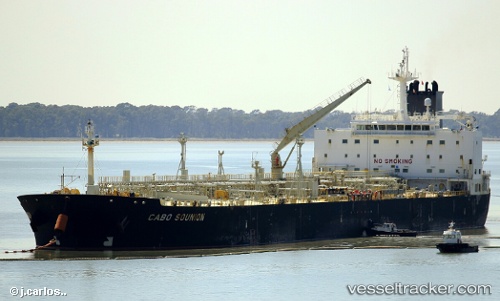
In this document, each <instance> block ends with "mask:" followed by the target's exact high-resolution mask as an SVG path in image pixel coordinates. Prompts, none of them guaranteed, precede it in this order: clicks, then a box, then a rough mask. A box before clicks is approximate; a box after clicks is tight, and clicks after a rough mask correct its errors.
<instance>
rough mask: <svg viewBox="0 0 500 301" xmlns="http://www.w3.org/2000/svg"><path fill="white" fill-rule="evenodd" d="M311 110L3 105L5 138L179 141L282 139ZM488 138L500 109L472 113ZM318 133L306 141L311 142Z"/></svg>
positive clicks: (498, 124) (499, 124)
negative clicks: (85, 134) (88, 127)
mask: <svg viewBox="0 0 500 301" xmlns="http://www.w3.org/2000/svg"><path fill="white" fill-rule="evenodd" d="M310 113H311V112H309V111H306V112H302V113H291V112H283V111H280V110H272V111H266V112H264V113H263V112H261V111H259V110H255V111H252V112H250V113H245V112H244V111H241V110H235V109H231V108H221V109H212V110H208V109H205V108H197V107H194V106H187V107H184V108H181V107H179V106H172V107H168V106H153V105H148V106H140V107H136V106H134V105H132V104H129V103H121V104H118V105H117V106H116V107H91V108H88V107H81V106H74V105H66V106H56V105H48V106H47V105H43V104H40V103H30V104H27V105H18V104H16V103H11V104H9V105H8V106H6V107H0V137H4V138H49V137H58V138H72V137H80V136H81V134H82V131H83V128H84V125H85V124H86V122H87V120H89V119H92V120H93V121H94V124H95V125H96V132H97V133H98V134H99V135H100V136H101V137H103V138H177V137H178V136H179V134H180V133H181V132H183V133H185V134H186V135H187V136H188V137H191V138H205V139H279V138H280V137H283V135H284V130H285V128H288V127H291V126H293V125H294V124H296V123H298V122H299V121H301V120H302V119H303V118H304V117H306V116H307V115H308V114H310ZM473 115H474V116H475V117H476V119H477V120H478V122H479V125H480V128H481V130H482V132H483V136H484V137H492V138H498V137H500V110H499V111H497V112H496V113H495V114H494V115H492V116H488V115H486V114H484V113H473ZM350 120H351V114H350V113H345V112H342V111H334V112H332V113H330V114H328V115H327V116H326V117H325V118H323V119H322V120H321V121H319V122H318V123H317V124H316V125H315V126H316V127H317V128H321V129H323V128H326V127H330V128H339V127H344V128H345V127H348V126H349V121H350ZM312 131H313V129H310V130H308V131H307V132H306V133H305V134H304V137H306V138H312V136H313V132H312Z"/></svg>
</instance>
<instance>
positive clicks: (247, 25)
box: [0, 0, 500, 114]
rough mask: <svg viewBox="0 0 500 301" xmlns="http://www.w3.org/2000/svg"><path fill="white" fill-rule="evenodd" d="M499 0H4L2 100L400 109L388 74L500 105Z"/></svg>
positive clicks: (464, 100) (449, 99)
mask: <svg viewBox="0 0 500 301" xmlns="http://www.w3.org/2000/svg"><path fill="white" fill-rule="evenodd" d="M499 12H500V1H497V0H491V1H480V0H478V1H459V0H439V1H434V0H432V1H427V0H419V1H402V0H394V1H386V0H384V1H375V0H366V1H363V0H354V1H353V0H349V1H333V0H329V1H311V0H308V1H271V0H265V1H249V0H247V1H236V0H228V1H187V0H182V1H147V0H144V1H129V0H120V1H102V0H99V1H88V0H87V1H39V0H33V1H29V0H28V1H22V0H20V1H12V0H0V38H1V41H0V106H6V105H8V104H9V103H11V102H16V103H19V104H27V103H31V102H40V103H43V104H47V105H48V104H56V105H65V104H74V105H81V106H85V107H91V106H115V105H117V104H119V103H123V102H129V103H131V104H133V105H136V106H141V105H149V104H154V105H165V106H174V105H178V106H181V107H184V106H190V105H194V106H196V107H204V108H208V109H212V108H223V107H230V108H233V109H241V110H244V111H246V112H250V111H252V110H255V109H258V110H260V111H262V112H264V111H267V110H275V109H278V110H283V111H288V112H294V111H304V110H307V109H310V108H312V107H314V106H315V105H317V104H318V103H320V102H321V101H323V99H325V98H326V97H328V96H330V95H331V94H334V93H336V92H337V91H339V90H341V89H343V88H344V87H346V86H347V85H349V84H350V83H352V82H353V81H355V80H356V79H358V78H359V77H365V78H369V79H371V80H372V82H373V84H372V85H371V86H370V87H365V88H363V89H362V90H361V91H360V92H358V94H357V95H355V96H353V97H352V98H351V99H349V100H347V101H346V102H345V103H344V104H342V105H341V106H340V107H339V108H338V109H339V110H342V111H346V112H351V111H353V110H355V111H361V110H366V109H375V108H377V109H381V110H387V109H394V108H397V107H398V100H397V98H396V97H395V94H394V92H395V91H396V86H395V84H393V82H392V81H391V80H389V79H387V75H388V73H389V72H390V71H392V70H395V69H396V67H397V64H398V63H399V62H400V60H401V59H402V52H401V50H402V49H403V48H404V47H405V46H408V48H409V50H410V60H409V61H410V68H411V69H412V70H414V69H416V71H417V72H420V74H421V77H420V79H421V80H423V81H429V82H430V81H432V80H436V81H437V82H438V83H439V88H440V90H443V91H445V93H444V96H443V97H444V109H445V110H448V109H459V110H464V111H467V112H469V111H480V112H484V113H487V114H493V113H494V112H496V111H497V110H498V109H499V108H500V102H499V95H500V92H499V89H498V88H499V85H498V84H497V82H498V81H499V78H498V74H499V72H500V58H499V53H500V18H499V17H498V13H499Z"/></svg>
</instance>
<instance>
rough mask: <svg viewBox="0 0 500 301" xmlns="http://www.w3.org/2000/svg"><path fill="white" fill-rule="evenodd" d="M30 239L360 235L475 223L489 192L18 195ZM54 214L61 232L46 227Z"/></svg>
mask: <svg viewBox="0 0 500 301" xmlns="http://www.w3.org/2000/svg"><path fill="white" fill-rule="evenodd" d="M18 198H19V201H20V203H21V205H22V207H23V208H24V210H25V211H26V212H27V213H28V216H30V221H31V227H32V229H33V232H34V235H35V240H36V245H37V246H43V245H46V244H47V243H48V242H49V241H50V240H51V239H53V238H54V236H56V237H57V244H53V245H51V246H49V247H47V248H48V249H64V250H171V249H193V248H220V247H234V246H253V245H267V244H276V243H292V242H301V241H315V240H329V239H338V238H350V237H360V236H364V235H366V234H367V230H368V229H370V222H371V221H391V222H394V223H396V224H397V225H398V227H401V228H406V229H410V230H413V231H417V232H427V231H441V230H442V229H443V228H446V227H447V226H448V223H449V222H450V221H452V220H453V221H454V222H455V224H456V226H457V227H459V228H460V229H467V228H482V227H484V224H485V222H486V217H487V214H488V208H489V201H490V195H489V194H487V195H480V196H459V197H453V198H452V197H449V198H445V197H441V198H415V199H393V200H381V201H373V200H370V201H352V202H351V201H350V202H320V203H307V204H281V205H259V206H211V207H206V206H202V207H181V206H177V207H172V206H162V205H161V204H160V202H159V200H157V199H148V198H134V197H119V196H102V195H54V194H40V195H23V196H19V197H18ZM60 214H65V215H67V217H68V221H67V226H66V227H65V229H64V231H60V230H54V226H55V224H56V220H57V218H58V216H59V215H60Z"/></svg>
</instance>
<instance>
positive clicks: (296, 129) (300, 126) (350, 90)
mask: <svg viewBox="0 0 500 301" xmlns="http://www.w3.org/2000/svg"><path fill="white" fill-rule="evenodd" d="M366 84H371V81H370V80H369V79H366V80H365V79H364V78H360V79H358V80H357V81H355V82H353V83H352V84H350V85H349V86H348V87H347V90H346V89H342V90H341V91H339V92H337V93H335V94H333V95H332V96H330V97H328V98H327V99H325V100H324V101H323V103H326V106H324V107H323V106H322V104H323V103H322V104H320V106H318V107H317V108H316V109H314V112H313V113H312V114H311V115H309V116H307V117H305V118H304V119H303V120H302V121H301V122H299V123H297V124H296V125H294V126H292V127H290V128H286V129H285V132H286V134H285V137H284V138H283V139H282V140H281V142H280V143H279V144H278V145H277V146H276V148H275V149H274V151H272V152H271V177H272V178H273V179H282V178H283V168H285V165H286V163H287V162H288V159H289V158H290V155H291V153H292V151H293V149H294V148H295V147H294V148H292V150H291V151H290V153H289V154H288V157H287V158H286V160H285V162H284V163H282V162H281V158H280V155H279V152H280V151H281V150H282V149H283V148H285V147H286V146H287V145H288V144H289V143H290V142H292V141H293V140H296V139H297V138H299V137H301V135H302V134H303V133H304V132H305V131H307V130H308V129H309V128H310V127H311V126H313V125H314V124H315V123H316V122H318V121H319V120H320V119H321V118H323V117H325V116H326V115H327V114H328V113H330V112H331V111H333V110H334V109H335V108H336V107H338V106H339V105H340V104H342V103H343V102H344V101H345V100H346V99H348V98H349V97H351V96H352V95H353V94H354V93H356V92H358V90H360V89H361V88H362V87H363V86H365V85H366Z"/></svg>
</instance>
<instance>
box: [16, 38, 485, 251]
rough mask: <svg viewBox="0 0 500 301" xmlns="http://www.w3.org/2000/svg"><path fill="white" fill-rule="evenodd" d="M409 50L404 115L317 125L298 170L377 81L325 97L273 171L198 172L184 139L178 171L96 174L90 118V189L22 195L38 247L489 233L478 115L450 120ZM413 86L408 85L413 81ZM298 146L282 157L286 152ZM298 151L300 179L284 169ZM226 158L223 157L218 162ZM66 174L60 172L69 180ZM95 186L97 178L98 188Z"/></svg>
mask: <svg viewBox="0 0 500 301" xmlns="http://www.w3.org/2000/svg"><path fill="white" fill-rule="evenodd" d="M408 58H409V52H408V49H407V48H405V49H403V59H402V61H401V63H400V64H399V68H398V69H397V71H395V72H393V73H391V74H390V78H391V79H393V80H395V81H397V82H398V85H399V102H400V109H399V110H397V111H394V112H391V113H380V112H366V113H361V114H357V115H355V116H353V118H352V121H351V123H350V127H349V128H345V129H332V128H325V129H319V128H314V158H313V162H312V170H310V171H304V170H303V169H302V163H301V147H302V145H303V144H304V139H303V137H302V134H303V133H304V132H305V131H306V130H308V129H310V128H312V127H314V125H315V124H316V123H317V122H318V121H319V120H320V119H321V118H323V117H324V116H326V115H327V114H329V113H330V112H331V111H332V110H334V109H335V108H336V107H337V106H339V105H340V104H341V103H342V102H344V101H345V100H346V99H348V98H349V97H350V96H351V95H353V94H354V93H356V92H357V91H359V90H360V89H361V88H363V87H364V86H365V85H367V84H370V83H371V82H370V80H367V79H366V80H365V79H362V78H361V79H359V80H357V81H356V82H354V83H352V84H351V85H349V86H348V87H347V88H346V89H343V90H341V91H339V92H338V93H336V94H334V95H332V96H331V97H329V98H327V99H326V100H325V101H324V102H323V103H321V104H320V105H319V106H318V107H317V108H315V109H314V110H311V113H310V114H309V115H308V116H307V117H305V118H304V119H303V120H302V121H300V122H299V123H297V124H295V125H294V126H292V127H290V128H287V129H286V130H285V135H284V138H283V139H282V141H281V142H280V143H277V144H276V147H275V149H274V150H273V151H272V152H271V172H265V170H264V168H263V167H262V166H261V164H260V162H258V161H253V162H252V169H253V171H251V172H249V173H248V174H243V175H234V174H225V173H224V170H223V166H222V160H219V162H220V163H219V170H218V172H217V174H211V173H207V174H201V175H190V174H189V173H188V170H187V169H186V160H185V153H186V143H187V138H186V137H185V136H183V135H181V136H180V137H179V140H178V141H179V143H180V144H181V159H180V163H179V169H178V170H177V174H175V175H171V176H161V175H150V176H144V177H141V176H131V173H130V171H129V170H124V171H123V176H119V177H116V176H115V177H100V179H99V181H95V180H94V157H93V156H94V151H95V148H96V147H97V146H99V143H100V139H99V137H98V136H97V135H95V133H94V131H95V130H94V125H93V123H92V122H91V121H89V122H88V124H87V125H86V129H85V132H86V137H85V138H83V139H82V144H83V146H84V148H85V149H86V151H87V152H88V183H87V185H86V192H85V193H80V192H79V191H78V190H77V189H71V188H69V187H66V185H65V184H64V181H63V180H62V183H61V189H59V190H56V191H53V192H50V193H43V194H31V195H20V196H18V199H19V202H20V204H21V206H22V207H23V209H24V210H25V212H26V214H27V215H28V218H29V222H30V226H31V229H32V231H33V233H34V236H35V242H36V248H35V249H36V250H41V249H46V250H54V249H59V250H175V249H202V248H225V247H238V246H259V245H269V244H278V243H280V244H281V243H296V242H306V241H321V240H332V239H339V238H354V237H361V236H364V235H367V231H368V230H369V229H370V228H371V227H372V226H373V224H374V223H379V224H380V223H395V224H397V225H398V227H401V228H405V229H409V230H411V231H416V232H418V233H422V232H428V231H439V230H441V229H443V227H446V226H447V225H448V223H449V222H450V221H452V220H453V221H454V222H455V224H456V225H457V226H459V227H460V228H461V229H469V228H482V227H484V224H485V222H486V218H487V214H488V208H489V201H490V187H489V179H490V174H489V172H487V171H485V170H483V164H484V160H486V157H484V158H483V157H482V136H481V132H480V131H479V130H478V125H477V123H476V120H475V119H474V117H472V116H467V115H466V114H463V113H457V114H454V115H453V116H451V115H450V116H448V115H445V114H443V110H442V95H443V92H442V91H439V89H438V85H437V82H435V81H434V82H432V83H431V85H429V84H428V83H425V88H424V89H420V87H421V86H424V84H423V83H421V82H420V81H418V80H417V78H418V77H417V74H416V73H412V72H410V71H409V67H408ZM408 84H409V85H408ZM291 143H294V147H293V148H292V150H291V151H290V153H289V154H288V156H287V158H286V159H285V160H284V161H282V159H281V156H280V154H279V152H280V151H281V150H283V149H284V148H285V147H286V146H287V145H289V144H291ZM295 151H296V158H297V165H296V169H295V172H288V173H285V172H284V171H283V169H284V167H285V166H286V164H287V162H288V161H289V159H290V157H291V155H292V153H293V152H295ZM221 157H222V152H219V158H221ZM62 179H64V177H62ZM96 182H97V183H96Z"/></svg>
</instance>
